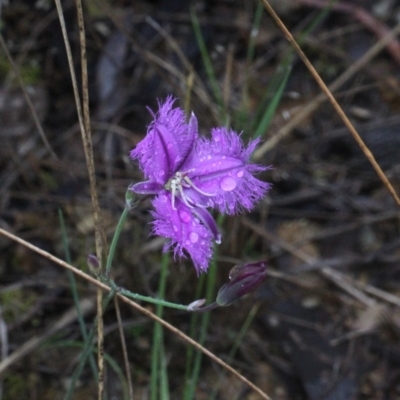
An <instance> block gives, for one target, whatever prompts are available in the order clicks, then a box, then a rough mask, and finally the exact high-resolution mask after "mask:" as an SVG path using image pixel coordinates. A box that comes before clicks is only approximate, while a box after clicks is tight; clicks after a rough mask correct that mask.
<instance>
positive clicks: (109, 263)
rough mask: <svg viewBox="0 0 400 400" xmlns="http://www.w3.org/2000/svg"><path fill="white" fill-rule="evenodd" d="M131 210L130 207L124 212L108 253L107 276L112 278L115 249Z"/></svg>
mask: <svg viewBox="0 0 400 400" xmlns="http://www.w3.org/2000/svg"><path fill="white" fill-rule="evenodd" d="M128 213H129V209H128V207H125V208H124V211H123V212H122V214H121V217H120V218H119V221H118V225H117V228H116V229H115V233H114V237H113V239H112V242H111V246H110V251H109V252H108V257H107V264H106V276H107V277H108V276H110V271H111V265H112V262H113V259H114V254H115V249H116V248H117V243H118V240H119V235H120V234H121V232H122V227H123V225H124V223H125V221H126V218H127V216H128Z"/></svg>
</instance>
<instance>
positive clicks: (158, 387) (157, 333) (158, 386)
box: [150, 254, 169, 400]
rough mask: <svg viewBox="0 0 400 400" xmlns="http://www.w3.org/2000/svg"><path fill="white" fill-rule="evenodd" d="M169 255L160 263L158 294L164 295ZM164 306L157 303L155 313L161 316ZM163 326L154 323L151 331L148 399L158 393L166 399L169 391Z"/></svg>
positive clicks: (162, 296) (154, 399)
mask: <svg viewBox="0 0 400 400" xmlns="http://www.w3.org/2000/svg"><path fill="white" fill-rule="evenodd" d="M168 264H169V255H168V254H164V256H163V258H162V263H161V271H160V280H159V286H158V296H159V297H161V298H164V297H165V291H166V287H167V276H168ZM163 310H164V307H163V305H162V304H157V306H156V315H157V316H158V317H160V318H162V315H163ZM163 336H164V335H163V327H162V326H161V325H160V324H159V323H158V322H155V323H154V331H153V346H152V352H151V377H150V399H151V400H157V399H158V394H159V393H160V398H162V399H167V398H169V396H168V397H163V396H166V394H165V393H169V390H168V381H167V379H168V378H167V372H166V365H165V362H164V360H165V357H164V356H165V353H164V349H163V339H164V337H163Z"/></svg>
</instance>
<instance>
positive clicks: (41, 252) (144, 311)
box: [0, 228, 271, 400]
mask: <svg viewBox="0 0 400 400" xmlns="http://www.w3.org/2000/svg"><path fill="white" fill-rule="evenodd" d="M0 235H2V236H4V237H7V238H8V239H10V240H12V241H14V242H15V243H19V244H20V245H22V246H24V247H25V248H27V249H29V250H31V251H33V252H35V253H36V254H39V255H41V256H42V257H44V258H46V260H48V261H50V262H53V263H55V264H56V265H58V266H60V267H62V268H65V269H68V270H70V271H72V272H73V273H74V274H76V275H78V276H80V277H81V278H82V279H84V280H85V281H87V282H89V283H91V284H93V285H95V286H97V287H99V288H101V289H102V290H104V291H106V292H108V293H111V294H112V296H113V295H114V293H113V288H111V287H109V286H107V285H106V284H105V283H103V282H100V281H99V280H97V279H95V278H93V277H91V276H90V275H89V274H86V273H85V272H83V271H81V270H79V269H78V268H75V267H74V266H73V265H71V264H68V263H66V262H65V261H63V260H61V259H60V258H58V257H55V256H54V255H52V254H50V253H49V252H47V251H45V250H42V249H41V248H39V247H37V246H35V245H33V244H31V243H29V242H27V241H26V240H24V239H22V238H20V237H18V236H16V235H14V234H12V233H10V232H8V231H6V230H5V229H3V228H0ZM112 296H111V297H112ZM115 296H117V297H118V298H119V299H120V300H121V301H122V302H124V303H125V304H127V305H129V307H131V308H133V309H135V310H137V311H139V312H140V313H141V314H143V315H145V316H146V317H148V318H150V319H152V320H153V321H157V322H159V323H160V324H161V325H163V327H164V328H167V329H168V330H169V331H171V332H172V333H174V334H175V335H177V336H178V337H179V338H180V339H182V340H183V341H185V342H186V343H188V344H190V345H191V346H194V347H195V348H196V349H197V350H200V351H202V352H203V353H204V354H206V355H207V357H209V358H210V359H212V360H213V361H214V362H216V363H217V364H219V365H221V366H222V367H224V368H225V369H227V370H228V371H229V372H230V373H231V374H233V375H234V376H235V377H236V378H237V379H239V380H241V381H242V382H244V383H245V384H246V385H248V386H249V387H250V388H251V389H252V390H254V391H255V392H256V393H258V394H259V395H260V396H261V398H263V399H266V400H271V398H270V397H269V396H268V395H267V394H266V393H265V392H263V391H262V390H261V389H260V388H259V387H257V386H256V385H255V384H254V383H252V382H250V381H249V380H248V379H247V378H245V377H244V376H243V375H242V374H240V373H239V372H237V371H236V370H235V369H234V368H232V367H231V366H230V365H228V364H227V363H226V362H224V361H223V360H221V359H220V358H219V357H217V356H216V355H215V354H213V353H212V352H211V351H209V350H208V349H206V348H205V347H204V346H202V345H200V344H199V343H198V342H196V341H195V340H193V339H192V338H190V337H189V336H188V335H186V334H184V333H183V332H182V331H180V330H179V329H177V328H176V327H175V326H173V325H171V324H170V323H168V322H167V321H165V320H163V319H161V318H159V317H157V316H156V315H155V314H154V313H152V312H151V311H150V310H148V309H147V308H144V307H142V306H141V305H139V304H137V303H136V302H134V301H132V300H130V299H128V298H127V297H124V296H122V295H121V294H120V293H118V292H117V293H115ZM8 366H9V363H7V364H6V365H3V362H2V363H0V376H1V375H2V373H4V371H5V369H6V368H7V367H8Z"/></svg>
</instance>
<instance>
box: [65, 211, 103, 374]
mask: <svg viewBox="0 0 400 400" xmlns="http://www.w3.org/2000/svg"><path fill="white" fill-rule="evenodd" d="M58 218H59V221H60V227H61V239H62V242H63V247H64V251H65V260H66V261H67V263H68V264H72V261H71V253H70V251H69V244H68V236H67V230H66V228H65V221H64V215H63V213H62V210H58ZM67 276H68V280H69V286H70V288H71V292H72V298H73V300H74V305H75V308H76V313H77V316H78V317H77V318H78V323H79V328H80V330H81V334H82V337H83V340H84V342H85V343H86V342H87V340H88V333H87V327H86V323H85V320H84V318H83V315H82V310H81V307H80V300H79V293H78V287H77V284H76V279H75V275H74V274H73V273H72V272H71V271H69V270H67ZM89 363H90V368H91V369H92V373H93V377H94V379H95V380H96V381H97V380H98V373H97V366H96V361H95V359H94V357H93V354H91V355H90V357H89Z"/></svg>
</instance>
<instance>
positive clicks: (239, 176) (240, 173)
mask: <svg viewBox="0 0 400 400" xmlns="http://www.w3.org/2000/svg"><path fill="white" fill-rule="evenodd" d="M243 175H244V171H243V170H240V171H238V172H237V174H236V176H237V177H238V178H241V177H242V176H243Z"/></svg>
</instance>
